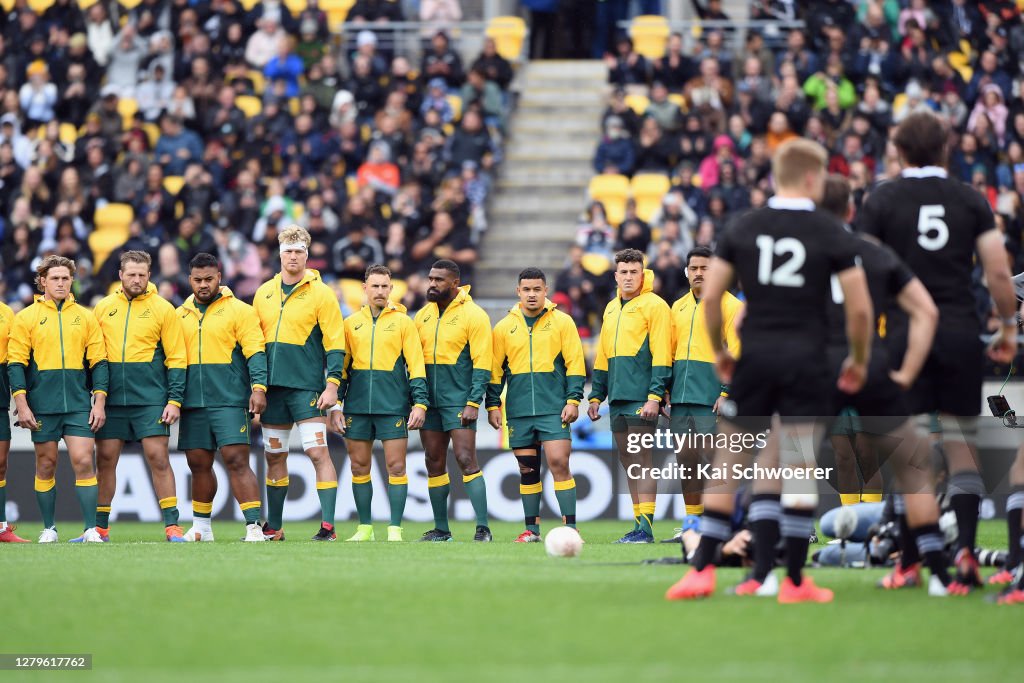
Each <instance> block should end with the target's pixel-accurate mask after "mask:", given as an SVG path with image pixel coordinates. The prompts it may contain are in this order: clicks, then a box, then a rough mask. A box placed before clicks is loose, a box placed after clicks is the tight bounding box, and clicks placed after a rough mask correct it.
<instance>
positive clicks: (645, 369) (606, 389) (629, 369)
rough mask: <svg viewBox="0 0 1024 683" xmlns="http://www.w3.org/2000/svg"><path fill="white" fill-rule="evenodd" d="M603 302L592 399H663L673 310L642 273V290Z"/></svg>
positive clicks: (648, 273) (669, 369) (669, 371)
mask: <svg viewBox="0 0 1024 683" xmlns="http://www.w3.org/2000/svg"><path fill="white" fill-rule="evenodd" d="M615 294H616V296H615V298H614V299H612V300H611V301H610V302H608V305H607V306H605V309H604V316H603V318H602V322H601V337H600V339H599V340H598V344H597V358H596V359H595V361H594V377H593V383H592V386H591V389H590V400H591V401H596V402H598V403H600V402H601V401H604V400H608V401H609V402H612V401H648V400H654V401H661V400H663V399H664V398H665V386H666V384H667V383H668V380H669V377H670V376H671V374H672V312H671V311H670V310H669V307H668V304H667V303H665V300H664V299H662V298H661V297H660V296H658V295H657V294H655V293H654V272H653V271H650V270H645V271H644V282H643V286H642V287H641V289H640V294H638V295H637V296H636V297H634V298H632V299H630V300H629V301H625V302H623V300H622V298H621V296H620V295H619V292H618V290H616V292H615Z"/></svg>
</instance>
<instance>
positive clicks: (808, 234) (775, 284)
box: [717, 197, 856, 351]
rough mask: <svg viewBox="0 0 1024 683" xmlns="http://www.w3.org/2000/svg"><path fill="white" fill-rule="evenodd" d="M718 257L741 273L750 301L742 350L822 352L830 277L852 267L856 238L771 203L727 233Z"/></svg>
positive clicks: (798, 206)
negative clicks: (805, 349)
mask: <svg viewBox="0 0 1024 683" xmlns="http://www.w3.org/2000/svg"><path fill="white" fill-rule="evenodd" d="M717 255H718V256H719V257H721V258H722V259H724V260H726V261H728V262H729V263H731V264H732V265H733V267H734V268H735V270H736V277H737V278H738V279H739V281H740V284H741V286H742V288H743V293H744V295H745V296H746V299H747V313H746V316H745V318H744V322H743V345H744V347H746V346H748V345H750V344H754V345H759V346H760V345H771V344H784V345H788V346H792V345H794V344H799V345H800V346H801V347H805V346H811V347H814V348H816V349H819V350H822V351H823V350H824V347H825V343H826V339H827V336H828V324H827V316H826V309H827V307H828V305H829V302H830V301H831V298H832V288H831V277H832V274H833V273H839V272H841V271H843V270H846V269H847V268H852V267H853V266H854V265H855V262H854V257H855V255H856V248H855V243H854V238H853V236H851V235H850V234H849V233H847V232H846V231H845V230H844V229H843V227H842V225H841V224H840V223H839V221H838V220H836V218H835V217H833V216H831V215H830V214H828V213H825V212H823V211H819V210H817V209H815V208H814V203H813V202H812V201H811V200H809V199H806V200H801V199H780V198H777V197H773V198H772V199H771V200H770V201H769V204H768V207H766V208H762V209H758V210H756V211H751V212H750V213H747V214H745V215H743V216H741V217H740V218H739V219H737V220H736V222H735V223H734V224H733V225H732V226H730V228H729V229H728V230H726V231H725V234H724V235H723V236H722V238H721V240H720V241H719V243H718V249H717Z"/></svg>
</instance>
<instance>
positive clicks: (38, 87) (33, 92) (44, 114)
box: [18, 60, 57, 128]
mask: <svg viewBox="0 0 1024 683" xmlns="http://www.w3.org/2000/svg"><path fill="white" fill-rule="evenodd" d="M26 75H27V76H28V81H27V82H26V83H25V84H24V85H23V86H21V89H20V90H19V91H18V102H19V104H20V105H21V108H22V110H24V112H25V123H26V124H27V125H28V127H30V128H35V127H36V126H39V125H41V124H44V123H47V122H48V121H50V120H52V119H53V117H54V108H55V107H56V106H57V86H56V85H54V84H53V83H51V82H50V69H49V67H47V65H46V62H44V61H42V60H38V61H35V62H32V63H31V64H30V65H29V67H28V69H27V71H26Z"/></svg>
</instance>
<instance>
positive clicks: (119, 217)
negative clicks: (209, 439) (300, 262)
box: [0, 0, 512, 308]
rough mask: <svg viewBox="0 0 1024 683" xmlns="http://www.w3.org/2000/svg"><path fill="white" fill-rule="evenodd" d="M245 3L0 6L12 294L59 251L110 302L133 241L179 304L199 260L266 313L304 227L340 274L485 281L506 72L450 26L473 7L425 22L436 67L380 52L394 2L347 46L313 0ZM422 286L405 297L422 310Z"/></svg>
mask: <svg viewBox="0 0 1024 683" xmlns="http://www.w3.org/2000/svg"><path fill="white" fill-rule="evenodd" d="M39 4H40V3H35V4H33V6H39ZM41 4H42V5H45V3H41ZM245 4H247V5H250V6H251V9H250V10H246V9H245V8H244V7H243V6H242V4H241V3H239V2H237V1H236V0H213V1H212V2H190V1H189V0H173V1H172V2H167V1H163V0H142V2H141V3H138V4H137V5H135V6H134V7H133V8H132V9H125V7H123V6H122V5H120V4H118V3H117V2H111V1H109V0H100V1H99V2H94V3H92V4H89V3H87V2H86V3H80V2H78V0H55V1H54V2H53V3H52V4H50V5H49V6H48V8H47V9H45V11H42V12H36V11H33V10H32V9H31V8H30V7H29V6H28V5H27V4H26V3H25V2H16V3H14V6H13V8H12V9H11V10H10V12H8V13H6V14H4V15H3V16H4V21H3V25H2V28H0V245H2V246H0V257H2V261H3V278H2V284H0V287H2V299H3V300H5V301H7V302H9V303H11V304H12V305H13V306H15V308H18V307H21V306H24V305H26V304H28V303H30V302H31V301H32V296H33V293H34V287H33V286H32V282H33V275H34V268H35V267H36V265H37V264H38V263H39V261H40V260H41V259H42V258H43V257H45V256H47V255H50V254H58V255H61V256H66V257H69V258H73V259H74V260H75V261H76V263H78V264H79V266H80V267H79V272H78V274H77V277H76V280H75V287H76V294H77V296H78V297H79V299H80V300H82V301H83V302H86V303H88V302H92V301H95V300H96V299H97V298H98V297H99V296H101V295H105V294H106V293H107V291H108V288H109V286H110V285H111V283H114V282H116V280H117V267H118V266H117V264H118V256H119V254H120V253H122V252H123V251H127V250H130V249H138V250H142V251H146V252H148V253H149V254H150V255H151V256H152V258H153V263H154V272H153V281H154V282H155V283H156V284H157V286H158V287H159V292H160V294H161V295H163V296H164V297H165V298H167V299H168V300H170V301H171V302H172V303H174V304H176V305H177V304H180V303H181V302H182V300H183V299H184V298H186V297H187V296H188V294H189V293H190V290H189V288H188V285H187V282H186V269H185V265H186V264H187V263H188V261H189V259H190V258H192V257H193V256H195V254H197V253H199V252H212V253H215V254H217V255H218V256H219V258H220V260H221V262H222V264H223V267H224V270H225V280H226V282H225V284H228V285H230V286H231V287H232V288H233V289H234V291H235V293H236V294H237V295H238V296H240V297H241V298H243V299H247V300H251V297H252V295H253V293H254V292H255V291H256V288H257V287H258V286H259V284H260V283H262V282H264V281H265V280H267V279H268V278H269V277H270V276H271V275H272V271H271V269H272V267H273V266H272V264H273V263H274V262H275V260H276V259H275V258H273V254H274V253H276V251H277V239H276V238H277V231H278V229H279V228H283V227H284V226H286V225H288V224H291V223H297V224H299V225H302V226H303V227H306V228H307V229H308V230H309V231H310V233H311V234H312V235H313V244H312V246H311V249H310V260H309V266H310V267H311V268H316V269H319V270H320V271H321V273H322V274H323V276H324V279H325V280H326V281H328V282H334V283H337V282H339V281H340V278H356V279H357V280H360V281H361V280H362V274H363V271H364V270H365V268H366V266H368V265H370V264H372V263H386V264H387V265H388V266H389V267H390V268H391V270H392V271H393V272H394V273H395V274H396V277H399V278H410V279H412V280H414V281H415V279H416V276H417V273H419V272H420V271H421V270H422V269H423V267H424V266H425V265H429V263H431V262H433V261H434V260H436V259H437V258H441V257H445V258H451V259H452V260H454V261H456V262H457V263H459V265H460V266H462V268H463V273H464V279H465V280H468V281H472V277H471V272H472V264H473V262H474V261H475V259H476V256H477V250H476V243H477V239H478V237H479V232H480V231H481V230H483V229H484V228H485V227H486V218H485V214H484V211H483V206H484V202H485V201H486V198H487V195H488V192H489V189H490V186H491V176H492V173H493V171H494V169H495V167H496V166H497V164H499V163H500V161H501V145H502V125H503V121H504V118H505V113H506V107H507V101H508V98H507V96H506V92H505V91H506V90H507V87H508V85H509V82H510V81H511V78H512V67H511V65H510V64H509V63H508V62H507V61H506V60H505V59H503V58H502V57H501V56H500V55H498V54H497V52H496V51H495V47H494V44H493V42H492V41H490V40H488V41H487V44H486V46H485V47H484V48H483V51H482V53H481V54H480V55H479V57H478V58H477V59H475V60H474V61H472V62H471V63H468V64H467V63H464V62H463V58H462V56H460V53H459V52H458V51H457V46H456V45H453V43H452V41H451V40H450V39H449V37H448V35H447V34H446V33H445V31H444V28H445V27H447V26H450V24H451V22H452V21H455V20H457V19H458V18H459V16H458V14H459V12H458V10H459V3H458V2H451V1H449V2H439V1H436V2H431V1H428V0H423V1H422V2H421V3H420V7H419V17H410V19H417V18H418V19H420V20H424V21H428V22H431V21H433V22H435V23H434V24H433V25H436V27H438V28H431V30H430V32H429V34H425V35H424V36H423V45H422V58H421V59H420V58H417V57H416V56H415V54H407V53H406V52H405V51H403V50H401V49H398V50H396V49H395V48H394V47H393V45H394V44H395V43H394V41H393V40H391V41H389V40H386V36H390V35H391V31H389V30H388V29H387V25H388V23H389V22H392V21H400V20H402V19H403V18H404V17H403V13H402V4H401V3H399V2H394V1H391V0H359V2H357V3H355V5H354V6H353V7H352V8H351V10H350V11H349V13H348V18H347V21H349V22H362V23H365V24H366V27H365V28H364V29H362V30H358V31H351V32H347V33H346V34H345V37H344V39H342V40H338V39H337V36H332V35H329V31H328V23H327V15H326V14H325V13H324V12H323V11H321V10H320V9H319V8H318V3H317V2H316V0H309V2H308V3H304V4H305V9H304V10H302V11H301V12H297V13H295V14H293V13H292V12H291V11H290V10H289V9H288V7H286V6H285V4H284V3H281V2H278V1H277V0H270V1H267V2H258V3H254V4H253V3H245ZM81 5H86V6H87V9H84V10H83V9H82V8H81ZM453 8H454V9H453ZM453 12H454V14H453ZM433 25H432V26H433ZM415 52H416V53H418V52H420V51H419V50H416V51H415ZM112 207H113V208H112ZM114 209H117V210H116V211H115V210H114ZM112 217H113V218H112ZM412 284H415V282H413V283H412ZM423 289H425V287H419V286H410V287H409V288H408V292H409V294H408V296H409V298H410V300H409V301H408V302H407V303H409V304H410V308H418V307H419V305H420V303H421V301H422V299H420V298H418V297H420V296H421V295H420V294H419V292H420V291H421V290H423ZM338 290H339V294H341V292H340V287H338ZM340 298H341V300H342V302H343V306H344V302H345V297H344V296H341V297H340ZM350 306H351V302H350Z"/></svg>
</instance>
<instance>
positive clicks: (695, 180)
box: [690, 173, 704, 187]
mask: <svg viewBox="0 0 1024 683" xmlns="http://www.w3.org/2000/svg"><path fill="white" fill-rule="evenodd" d="M690 185H692V186H693V187H702V186H703V185H704V178H703V177H702V176H701V174H700V173H694V174H693V175H692V176H690Z"/></svg>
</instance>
